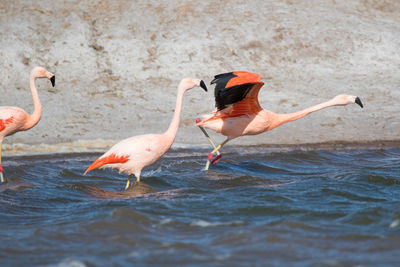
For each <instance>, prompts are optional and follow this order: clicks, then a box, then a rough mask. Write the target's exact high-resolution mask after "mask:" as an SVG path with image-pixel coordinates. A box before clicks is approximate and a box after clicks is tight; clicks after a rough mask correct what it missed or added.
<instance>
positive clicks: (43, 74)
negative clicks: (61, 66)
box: [31, 67, 56, 87]
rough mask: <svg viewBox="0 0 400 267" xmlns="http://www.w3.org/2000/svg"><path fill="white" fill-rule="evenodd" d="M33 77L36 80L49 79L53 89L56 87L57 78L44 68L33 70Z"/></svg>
mask: <svg viewBox="0 0 400 267" xmlns="http://www.w3.org/2000/svg"><path fill="white" fill-rule="evenodd" d="M31 76H32V77H34V78H47V79H49V80H50V82H51V85H52V86H53V87H54V86H55V85H56V76H55V75H54V74H53V73H51V72H50V71H48V70H46V69H45V68H43V67H35V68H33V70H32V71H31Z"/></svg>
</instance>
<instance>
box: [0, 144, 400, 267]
mask: <svg viewBox="0 0 400 267" xmlns="http://www.w3.org/2000/svg"><path fill="white" fill-rule="evenodd" d="M224 152H225V153H224V154H223V158H222V161H221V162H220V163H218V164H217V165H214V166H211V169H210V171H208V172H204V171H200V170H201V168H202V167H203V165H204V163H205V162H204V161H205V159H206V154H207V153H206V150H203V149H176V150H173V151H171V152H169V153H168V154H167V155H166V156H165V157H163V158H162V159H161V160H160V161H159V162H157V163H156V164H155V165H154V166H152V167H150V168H148V169H147V170H146V171H144V173H143V182H144V183H145V184H147V185H149V186H151V187H152V188H153V189H155V190H156V191H155V192H152V193H149V194H145V195H141V196H140V195H139V196H135V194H136V193H137V192H136V193H135V191H130V192H128V193H115V192H116V191H119V190H121V189H123V187H124V185H125V182H126V176H125V175H123V174H118V173H117V172H116V171H112V170H96V171H92V172H90V173H89V174H88V175H87V176H82V173H83V171H84V170H85V169H86V167H87V166H89V164H90V163H91V162H92V161H93V160H94V159H95V158H96V156H98V154H53V155H42V156H27V157H8V158H5V159H4V162H3V163H4V167H5V174H6V175H7V177H8V178H9V180H10V182H9V184H8V185H7V186H3V187H2V189H1V190H0V202H1V205H0V209H1V211H0V214H1V217H0V238H1V242H0V265H1V266H7V265H10V266H27V265H30V266H31V265H35V266H38V265H40V266H104V265H113V266H132V265H135V266H143V265H152V266H167V265H168V266H176V265H184V266H203V265H210V266H287V265H294V266H377V265H380V266H392V265H393V266H394V265H396V264H398V262H399V260H400V205H399V204H400V174H399V173H400V160H399V159H400V148H399V147H394V148H383V149H366V148H359V149H347V150H344V149H340V150H316V149H282V150H279V149H276V150H273V149H272V150H271V149H268V148H267V147H240V148H233V147H227V148H226V149H225V150H224ZM109 191H112V192H114V193H112V192H109Z"/></svg>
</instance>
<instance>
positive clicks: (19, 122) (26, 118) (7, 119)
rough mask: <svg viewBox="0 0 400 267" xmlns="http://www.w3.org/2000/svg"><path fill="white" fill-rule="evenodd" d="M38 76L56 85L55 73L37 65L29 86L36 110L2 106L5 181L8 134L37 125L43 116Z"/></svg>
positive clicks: (0, 133) (0, 175)
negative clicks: (5, 152) (5, 153)
mask: <svg viewBox="0 0 400 267" xmlns="http://www.w3.org/2000/svg"><path fill="white" fill-rule="evenodd" d="M36 78H47V79H49V80H50V81H51V84H52V85H53V86H54V85H55V82H56V77H55V76H54V74H53V73H51V72H49V71H47V70H46V69H44V68H42V67H35V68H33V70H32V71H31V74H30V76H29V86H30V88H31V92H32V98H33V105H34V110H33V113H32V114H31V115H29V114H28V113H27V112H26V111H25V110H23V109H21V108H18V107H0V179H1V183H4V182H5V179H4V177H3V167H2V166H1V146H2V143H3V139H4V137H6V136H9V135H12V134H14V133H16V132H19V131H26V130H29V129H30V128H32V127H33V126H35V125H36V124H37V123H38V122H39V120H40V117H41V116H42V105H41V104H40V100H39V96H38V92H37V89H36V85H35V80H36Z"/></svg>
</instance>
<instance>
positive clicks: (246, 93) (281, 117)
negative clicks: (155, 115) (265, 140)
mask: <svg viewBox="0 0 400 267" xmlns="http://www.w3.org/2000/svg"><path fill="white" fill-rule="evenodd" d="M260 79H261V76H260V75H258V74H255V73H250V72H245V71H236V72H229V73H223V74H219V75H216V76H215V77H214V80H213V81H212V82H211V84H216V86H215V91H214V96H215V103H216V104H215V106H216V109H215V111H214V112H213V113H211V114H209V115H206V116H204V117H203V118H198V119H197V120H196V126H199V128H200V129H201V130H202V132H203V133H204V134H205V136H206V137H207V139H208V141H209V142H210V143H211V145H212V146H213V148H214V150H213V151H212V152H211V153H209V154H208V159H207V164H206V167H205V170H208V168H209V166H210V162H211V163H213V164H215V163H217V162H218V161H219V160H220V158H221V154H220V152H219V150H220V149H221V147H223V146H224V145H225V144H226V143H227V142H228V141H230V140H232V139H234V138H237V137H239V136H243V135H257V134H261V133H263V132H266V131H270V130H272V129H274V128H276V127H278V126H279V125H281V124H283V123H286V122H290V121H294V120H298V119H300V118H303V117H304V116H307V115H308V114H310V113H312V112H315V111H318V110H321V109H323V108H327V107H331V106H344V105H348V104H352V103H356V104H358V105H360V106H361V107H363V104H362V103H361V100H360V98H359V97H356V96H352V95H344V94H343V95H338V96H335V97H334V98H332V99H331V100H328V101H326V102H323V103H321V104H318V105H315V106H312V107H309V108H306V109H304V110H301V111H298V112H294V113H288V114H277V113H274V112H271V111H269V110H265V109H263V108H261V106H260V104H259V103H258V92H259V91H260V89H261V87H262V86H263V85H264V83H263V82H261V81H260ZM203 127H205V128H208V129H211V130H213V131H215V132H218V133H221V134H223V135H225V136H226V137H227V138H226V140H225V141H223V142H222V143H221V144H220V145H218V146H216V145H215V143H214V142H213V140H212V139H211V138H210V136H209V135H208V134H207V132H206V131H205V129H204V128H203ZM214 153H216V154H217V155H216V157H215V158H214V159H212V158H213V154H214Z"/></svg>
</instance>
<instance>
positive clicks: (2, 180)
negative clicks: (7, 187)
mask: <svg viewBox="0 0 400 267" xmlns="http://www.w3.org/2000/svg"><path fill="white" fill-rule="evenodd" d="M4 182H5V180H4V177H3V166H1V164H0V183H4Z"/></svg>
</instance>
